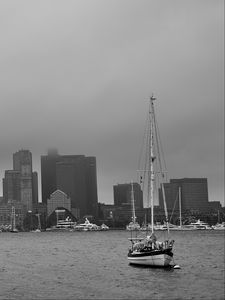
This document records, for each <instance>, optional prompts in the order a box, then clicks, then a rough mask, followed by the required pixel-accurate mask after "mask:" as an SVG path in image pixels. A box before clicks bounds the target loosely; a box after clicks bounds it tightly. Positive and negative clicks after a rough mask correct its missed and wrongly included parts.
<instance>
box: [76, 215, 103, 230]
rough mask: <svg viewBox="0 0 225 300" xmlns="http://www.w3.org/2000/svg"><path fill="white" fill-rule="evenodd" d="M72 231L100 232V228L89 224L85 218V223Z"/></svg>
mask: <svg viewBox="0 0 225 300" xmlns="http://www.w3.org/2000/svg"><path fill="white" fill-rule="evenodd" d="M74 230H76V231H96V230H100V227H99V226H98V225H96V224H93V223H91V222H90V221H89V220H88V219H87V218H85V222H84V223H81V224H77V225H75V227H74Z"/></svg>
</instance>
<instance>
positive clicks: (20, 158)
mask: <svg viewBox="0 0 225 300" xmlns="http://www.w3.org/2000/svg"><path fill="white" fill-rule="evenodd" d="M13 169H14V170H15V171H18V172H20V200H21V202H22V203H23V204H24V205H25V206H26V208H27V210H28V211H29V210H30V211H32V203H33V200H32V199H33V198H32V196H33V191H32V154H31V152H30V151H29V150H20V151H18V152H16V153H14V154H13Z"/></svg>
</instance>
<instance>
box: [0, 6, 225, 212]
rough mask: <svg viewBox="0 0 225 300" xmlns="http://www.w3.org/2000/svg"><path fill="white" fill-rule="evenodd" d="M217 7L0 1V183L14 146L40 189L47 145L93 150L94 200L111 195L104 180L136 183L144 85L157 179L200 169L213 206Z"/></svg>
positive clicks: (217, 152)
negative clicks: (153, 122) (156, 145)
mask: <svg viewBox="0 0 225 300" xmlns="http://www.w3.org/2000/svg"><path fill="white" fill-rule="evenodd" d="M21 3H22V4H24V5H22V4H21ZM223 6H224V4H223V1H222V0H221V1H220V0H218V1H207V0H204V1H201V0H198V1H181V2H180V1H175V0H171V1H169V2H168V1H163V0H161V1H158V0H157V1H154V0H153V1H143V2H142V4H141V5H140V2H139V1H133V0H129V1H126V0H125V1H122V2H121V1H116V0H114V1H109V2H107V3H105V2H104V1H100V0H99V1H85V2H84V1H74V2H72V1H71V2H70V1H68V2H67V3H66V4H65V3H62V2H60V1H54V3H52V2H51V3H50V2H48V1H46V2H45V3H42V2H32V3H31V2H29V1H23V0H21V1H20V3H17V2H13V1H12V2H6V1H2V2H1V3H0V8H1V9H0V11H1V22H2V26H1V29H0V32H1V36H2V45H3V46H2V49H1V55H0V60H1V72H0V79H1V82H2V88H1V90H0V106H1V110H0V140H1V151H0V178H1V182H2V178H3V177H4V171H5V170H7V169H8V170H10V169H12V155H13V153H14V152H16V151H18V150H20V149H22V148H24V149H28V150H30V151H31V153H32V157H33V169H34V170H35V171H37V172H38V185H39V187H40V185H41V171H40V170H41V161H40V157H41V155H45V154H46V153H47V150H48V149H49V148H57V149H58V151H59V154H62V155H69V154H74V155H85V156H95V157H96V164H97V184H98V201H99V202H104V203H106V204H112V203H113V185H115V184H118V183H129V182H131V181H136V180H137V179H136V178H137V173H136V170H137V165H138V157H139V152H140V148H141V143H142V137H143V134H144V128H145V119H146V116H147V111H148V97H149V96H151V94H152V93H154V95H155V96H156V98H157V101H156V102H155V109H156V115H157V119H158V125H159V130H160V134H161V140H162V144H163V149H164V154H165V160H166V164H167V169H168V178H188V177H197V178H201V177H206V178H208V190H209V201H220V202H221V204H222V205H223V206H224V127H223V125H224V103H223V102H224V15H223V11H224V7H223ZM0 195H2V184H1V185H0ZM40 197H41V192H40V189H39V200H40Z"/></svg>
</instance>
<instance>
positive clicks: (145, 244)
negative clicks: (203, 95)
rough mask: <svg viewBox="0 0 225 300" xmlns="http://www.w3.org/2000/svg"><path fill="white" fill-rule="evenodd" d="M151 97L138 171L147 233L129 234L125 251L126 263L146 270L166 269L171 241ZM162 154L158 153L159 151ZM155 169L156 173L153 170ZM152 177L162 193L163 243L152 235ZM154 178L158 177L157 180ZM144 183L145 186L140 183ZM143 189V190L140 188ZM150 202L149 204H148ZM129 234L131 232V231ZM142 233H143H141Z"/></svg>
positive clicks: (163, 173)
mask: <svg viewBox="0 0 225 300" xmlns="http://www.w3.org/2000/svg"><path fill="white" fill-rule="evenodd" d="M155 99H156V98H155V97H153V96H152V97H151V98H150V107H149V113H148V128H147V130H146V133H147V137H146V139H145V141H146V145H145V157H144V158H143V168H140V170H141V171H140V172H141V174H143V175H142V176H141V178H140V179H141V180H140V181H141V183H142V190H143V194H144V191H145V192H146V195H147V202H148V206H149V202H150V203H151V205H150V207H151V232H150V233H149V231H147V230H146V236H145V237H142V236H138V234H136V236H135V237H133V236H132V235H131V238H129V240H130V242H131V247H130V249H129V252H128V255H127V258H128V261H129V263H130V264H134V265H143V266H150V267H168V266H171V265H170V263H171V261H172V259H173V252H172V250H173V244H174V240H170V239H169V224H168V213H167V207H166V201H165V191H164V181H165V172H164V171H163V169H162V161H161V158H160V144H159V133H158V130H157V125H156V119H155V112H154V104H153V102H154V100H155ZM161 153H162V152H161ZM157 166H158V167H159V170H156V167H157ZM156 174H157V175H158V174H159V175H160V178H159V179H160V180H161V188H162V192H163V200H164V209H165V217H166V224H167V233H168V235H167V239H166V240H164V241H158V240H157V237H156V235H155V233H154V197H155V194H156V190H157V187H156V184H155V183H156ZM157 179H158V178H157ZM145 183H146V184H147V186H145V185H144V184H145ZM144 187H145V189H144ZM149 200H150V201H149ZM131 233H132V232H131ZM142 234H143V233H142Z"/></svg>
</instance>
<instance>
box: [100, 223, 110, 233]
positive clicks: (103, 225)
mask: <svg viewBox="0 0 225 300" xmlns="http://www.w3.org/2000/svg"><path fill="white" fill-rule="evenodd" d="M100 230H103V231H104V230H109V226H107V225H106V224H104V223H102V225H100Z"/></svg>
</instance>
